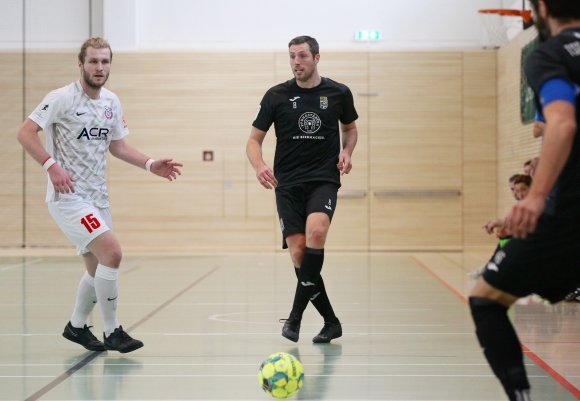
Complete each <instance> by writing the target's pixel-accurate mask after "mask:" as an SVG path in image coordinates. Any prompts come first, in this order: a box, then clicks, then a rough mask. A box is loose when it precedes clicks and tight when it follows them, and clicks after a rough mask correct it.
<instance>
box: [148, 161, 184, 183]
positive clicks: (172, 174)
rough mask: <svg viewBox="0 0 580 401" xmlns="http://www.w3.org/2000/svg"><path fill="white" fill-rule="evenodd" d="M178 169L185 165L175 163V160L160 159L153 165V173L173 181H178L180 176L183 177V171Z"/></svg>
mask: <svg viewBox="0 0 580 401" xmlns="http://www.w3.org/2000/svg"><path fill="white" fill-rule="evenodd" d="M178 167H183V164H181V163H178V162H174V161H173V159H159V160H155V161H154V162H153V163H152V164H151V172H152V173H153V174H155V175H158V176H159V177H163V178H167V179H168V180H169V181H173V180H175V179H177V176H178V175H181V170H180V169H179V168H178Z"/></svg>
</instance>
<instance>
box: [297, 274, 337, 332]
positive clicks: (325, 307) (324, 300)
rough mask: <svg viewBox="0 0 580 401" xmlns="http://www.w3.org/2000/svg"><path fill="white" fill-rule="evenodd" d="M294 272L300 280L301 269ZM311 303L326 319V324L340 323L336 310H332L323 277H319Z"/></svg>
mask: <svg viewBox="0 0 580 401" xmlns="http://www.w3.org/2000/svg"><path fill="white" fill-rule="evenodd" d="M294 272H295V273H296V278H298V279H299V278H300V277H299V274H300V269H299V268H297V267H294ZM310 302H312V305H314V307H315V308H316V310H317V311H318V313H320V315H321V316H322V317H323V318H324V321H325V322H330V323H340V321H339V320H338V318H337V317H336V315H335V314H334V309H332V305H331V304H330V299H328V294H327V293H326V287H325V286H324V280H323V279H322V276H319V277H318V281H317V282H316V286H315V287H314V292H313V294H312V296H311V297H310Z"/></svg>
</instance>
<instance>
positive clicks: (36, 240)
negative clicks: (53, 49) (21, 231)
mask: <svg viewBox="0 0 580 401" xmlns="http://www.w3.org/2000/svg"><path fill="white" fill-rule="evenodd" d="M79 74H80V73H79V69H78V66H77V55H76V53H58V52H57V53H29V54H27V56H26V104H25V109H26V116H28V115H29V114H30V113H31V112H32V110H34V108H35V107H36V106H37V105H38V104H39V103H40V102H41V101H42V99H43V98H44V97H45V96H46V95H47V94H48V92H50V91H51V90H53V89H56V88H60V87H62V86H65V85H68V84H69V83H71V82H72V81H74V80H76V79H78V78H79ZM40 138H41V140H42V141H44V134H43V133H42V132H41V133H40ZM25 171H26V174H25V176H26V184H25V185H26V216H25V233H26V245H27V246H29V247H71V245H70V242H69V241H68V239H67V238H66V237H65V236H64V234H62V232H61V231H60V229H59V228H58V226H57V225H56V224H55V223H54V221H53V220H52V218H51V217H50V215H49V214H48V210H47V207H46V202H45V201H44V199H45V195H46V185H47V174H46V172H45V171H44V169H43V168H42V167H41V166H39V165H38V163H37V162H36V161H35V160H34V159H32V158H31V157H30V156H26V170H25Z"/></svg>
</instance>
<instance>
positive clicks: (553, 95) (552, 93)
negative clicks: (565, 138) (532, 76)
mask: <svg viewBox="0 0 580 401" xmlns="http://www.w3.org/2000/svg"><path fill="white" fill-rule="evenodd" d="M556 100H563V101H565V102H569V103H572V105H574V106H576V90H575V88H574V85H572V84H571V83H570V82H568V81H566V80H565V79H562V78H552V79H549V80H548V81H546V82H544V84H543V85H542V87H541V88H540V103H541V104H542V108H544V107H546V106H547V105H548V104H550V103H552V102H554V101H556Z"/></svg>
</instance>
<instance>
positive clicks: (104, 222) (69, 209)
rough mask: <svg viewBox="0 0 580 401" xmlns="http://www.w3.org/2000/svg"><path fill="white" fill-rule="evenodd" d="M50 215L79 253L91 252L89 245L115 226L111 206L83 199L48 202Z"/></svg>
mask: <svg viewBox="0 0 580 401" xmlns="http://www.w3.org/2000/svg"><path fill="white" fill-rule="evenodd" d="M48 211H49V212H50V215H51V216H52V218H53V219H54V221H55V222H56V224H57V225H58V226H59V228H60V229H61V230H62V232H63V233H64V235H66V237H67V238H68V239H69V240H70V242H72V243H73V244H74V245H75V246H76V247H77V253H78V254H79V255H83V254H85V253H87V252H90V251H89V249H88V248H87V245H89V243H90V242H91V241H92V240H94V239H95V238H97V237H98V236H99V235H101V234H102V233H104V232H107V231H109V230H111V229H112V228H113V221H112V217H111V211H110V210H109V208H99V207H97V206H95V205H93V204H92V203H91V202H87V201H85V200H82V199H78V200H74V201H59V202H48Z"/></svg>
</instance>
